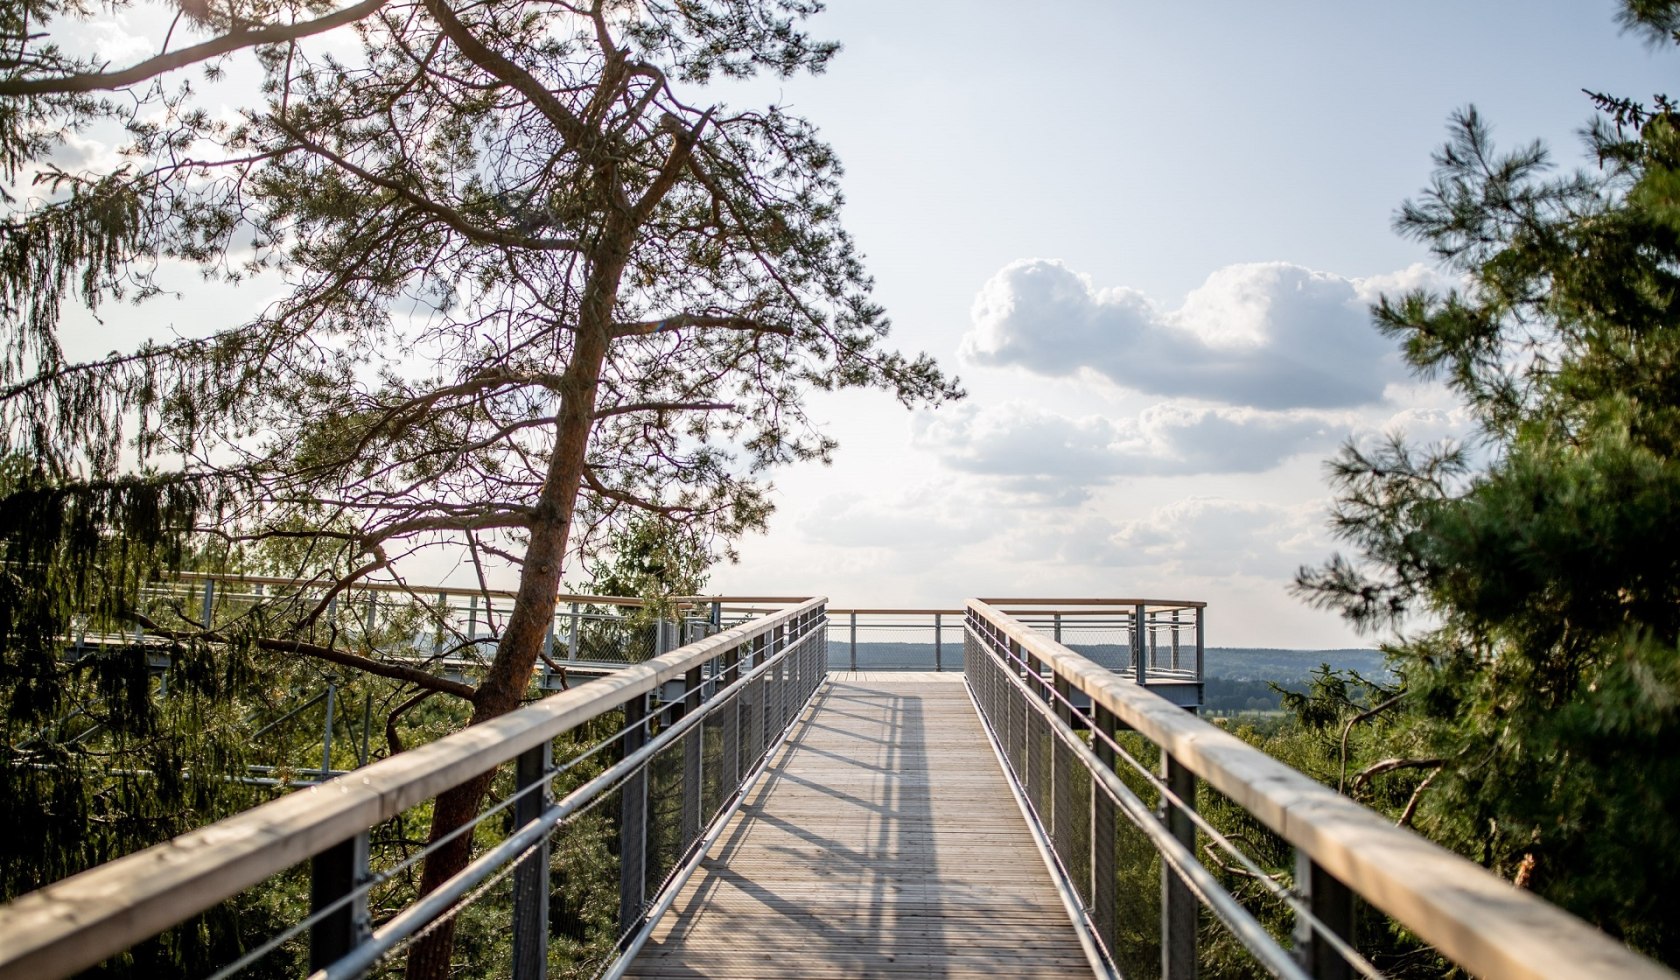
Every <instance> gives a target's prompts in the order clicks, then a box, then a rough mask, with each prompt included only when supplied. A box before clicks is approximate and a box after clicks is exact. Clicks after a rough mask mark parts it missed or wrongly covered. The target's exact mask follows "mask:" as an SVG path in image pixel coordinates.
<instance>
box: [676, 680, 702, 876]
mask: <svg viewBox="0 0 1680 980" xmlns="http://www.w3.org/2000/svg"><path fill="white" fill-rule="evenodd" d="M700 675H701V670H700V668H699V667H698V666H696V667H694V668H693V669H692V670H690V671H688V673H686V674H684V675H683V683H684V685H685V686H686V688H687V690H686V691H685V692H684V693H683V703H682V708H681V711H682V713H683V714H685V715H686V714H689V713H690V712H694V711H699V710H700V695H701V693H702V692H701V690H700V683H701V677H700ZM704 735H705V726H704V725H702V726H701V727H699V728H696V729H695V730H694V731H691V732H689V733H688V734H686V735H684V736H683V775H682V797H681V806H682V821H681V831H680V833H681V838H682V845H681V847H679V848H678V853H679V854H680V853H685V852H686V851H687V850H688V846H689V845H690V844H692V843H694V842H695V841H696V840H698V839H699V837H700V823H701V811H702V810H703V809H705V807H704V804H703V802H702V800H701V797H702V796H704V795H705V784H704V781H703V778H702V777H703V776H704V773H702V772H701V769H700V767H701V764H702V763H701V752H700V749H701V745H700V739H701V738H702V737H703V736H704Z"/></svg>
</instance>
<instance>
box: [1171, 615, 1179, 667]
mask: <svg viewBox="0 0 1680 980" xmlns="http://www.w3.org/2000/svg"><path fill="white" fill-rule="evenodd" d="M1178 666H1179V665H1178V610H1177V609H1174V610H1173V611H1172V669H1173V670H1178Z"/></svg>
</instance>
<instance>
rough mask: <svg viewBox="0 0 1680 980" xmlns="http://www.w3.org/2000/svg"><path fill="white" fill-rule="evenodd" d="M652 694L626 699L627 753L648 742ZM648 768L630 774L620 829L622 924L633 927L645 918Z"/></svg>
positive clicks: (625, 785)
mask: <svg viewBox="0 0 1680 980" xmlns="http://www.w3.org/2000/svg"><path fill="white" fill-rule="evenodd" d="M647 715H648V695H646V694H638V695H636V696H635V697H633V698H631V699H630V700H628V701H626V702H624V729H625V731H624V738H623V739H622V740H621V742H620V744H621V745H622V746H623V751H624V754H625V755H626V756H628V755H629V754H630V753H632V752H634V751H636V750H637V749H639V748H641V747H642V746H643V745H645V744H646V743H647V737H648V735H647ZM647 783H648V780H647V770H646V769H645V768H643V769H637V770H636V771H635V772H634V773H632V774H631V775H629V776H627V777H626V778H625V780H624V783H623V785H622V787H621V789H620V792H621V793H623V798H622V799H621V801H620V804H619V814H620V820H619V830H618V870H619V875H618V927H619V931H620V932H624V931H627V930H629V929H630V928H631V927H632V925H633V924H634V923H635V922H636V920H638V919H640V918H641V917H642V907H643V896H644V893H645V892H646V889H647V830H648V827H647V812H648V807H647V802H648V801H647V792H648V785H647Z"/></svg>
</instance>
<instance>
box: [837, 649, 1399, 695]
mask: <svg viewBox="0 0 1680 980" xmlns="http://www.w3.org/2000/svg"><path fill="white" fill-rule="evenodd" d="M1069 646H1070V648H1071V649H1073V650H1074V651H1076V652H1078V653H1080V654H1082V655H1084V656H1087V657H1090V658H1091V659H1092V660H1095V661H1096V662H1097V663H1099V664H1102V665H1103V666H1105V667H1109V668H1119V667H1121V666H1123V665H1125V664H1126V663H1129V662H1130V660H1131V653H1130V651H1128V650H1127V649H1126V648H1125V647H1124V646H1121V645H1119V644H1113V643H1097V644H1080V643H1072V644H1069ZM1180 656H1181V657H1183V658H1185V660H1184V663H1185V665H1186V666H1188V665H1189V658H1191V657H1193V656H1195V651H1194V649H1193V648H1192V649H1185V650H1182V651H1181V652H1180ZM942 659H943V661H944V667H945V669H946V670H961V669H962V642H961V641H960V640H955V639H954V640H952V641H950V642H947V643H946V644H945V647H944V650H943V651H942ZM828 662H829V665H830V666H831V667H837V668H844V667H846V666H848V665H849V664H850V662H851V652H850V649H849V647H848V646H847V644H846V643H845V642H844V641H839V642H835V641H830V642H829V645H828ZM857 663H858V669H860V670H932V669H933V645H932V644H931V643H877V642H864V641H860V642H859V643H858V645H857ZM1323 663H1328V664H1329V665H1330V666H1332V667H1335V668H1338V669H1341V670H1347V669H1350V668H1351V669H1353V670H1357V671H1359V672H1360V673H1361V674H1365V675H1367V676H1370V677H1372V678H1386V677H1387V676H1388V668H1387V666H1386V665H1385V664H1384V663H1383V657H1382V654H1381V653H1379V652H1377V651H1376V650H1359V649H1345V650H1277V649H1266V648H1261V647H1208V648H1207V650H1206V651H1205V652H1204V654H1203V669H1204V673H1205V675H1206V676H1207V677H1208V678H1214V677H1221V678H1226V679H1229V680H1234V681H1262V682H1264V681H1275V682H1277V683H1280V684H1286V685H1289V686H1300V685H1301V684H1302V683H1303V682H1305V680H1306V678H1307V675H1308V674H1310V673H1312V671H1313V670H1314V669H1315V668H1317V667H1318V665H1319V664H1323Z"/></svg>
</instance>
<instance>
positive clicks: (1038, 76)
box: [713, 0, 1674, 647]
mask: <svg viewBox="0 0 1680 980" xmlns="http://www.w3.org/2000/svg"><path fill="white" fill-rule="evenodd" d="M1615 10H1616V5H1615V4H1613V3H1608V2H1585V3H1581V2H1577V3H1558V2H1533V0H1530V2H1523V3H1515V2H1476V3H1464V2H1462V0H1459V2H1413V3H1405V4H1369V3H1329V2H1310V3H1309V2H1272V3H1266V4H1253V3H1235V2H1209V3H1198V4H1154V3H1148V4H1146V3H1116V2H1107V3H1097V2H1092V3H1075V2H1061V3H1054V4H1036V5H1023V4H1019V3H1007V4H1006V3H993V2H975V0H965V2H921V3H916V4H904V3H884V2H866V0H851V2H847V0H835V2H833V3H831V4H830V9H829V10H828V11H827V12H826V13H824V14H822V15H820V16H819V17H818V18H817V19H816V20H815V21H814V23H813V28H814V30H815V31H816V32H818V33H820V34H823V35H825V36H828V37H832V38H835V39H837V40H839V41H840V42H841V44H842V45H843V50H842V52H841V54H840V55H839V56H838V57H837V59H836V60H835V62H834V63H833V66H832V68H831V69H830V71H829V72H828V73H826V74H825V75H822V76H818V77H816V78H810V79H799V80H793V81H789V82H785V83H780V84H777V85H775V86H758V87H755V88H752V89H750V90H748V91H744V92H739V93H737V92H730V93H727V96H726V97H727V98H729V99H730V100H731V101H735V100H737V99H743V100H744V99H746V98H750V97H757V98H760V99H766V98H767V99H771V100H779V101H780V102H781V103H782V104H783V105H784V106H786V107H787V108H788V109H790V110H791V111H794V112H797V113H799V114H801V115H803V116H805V117H806V118H809V119H811V120H813V121H815V122H816V123H817V124H818V125H819V126H820V127H821V128H822V131H823V133H824V135H825V136H826V138H827V139H828V140H829V141H830V142H831V143H832V144H833V145H834V147H835V148H836V150H837V151H838V153H839V155H840V158H841V160H842V161H844V163H845V165H846V168H847V178H846V181H845V183H844V188H845V192H846V196H847V208H846V211H845V218H846V224H847V226H848V227H849V228H850V229H851V230H852V232H853V233H854V235H855V236H856V238H857V240H858V242H859V244H860V246H861V247H862V250H863V251H864V252H865V253H866V255H867V257H868V264H869V268H870V270H871V272H872V273H873V274H874V276H875V277H876V281H877V297H878V298H879V299H880V300H881V301H882V302H883V303H884V305H885V306H886V307H887V309H888V310H889V312H890V313H891V315H892V317H893V319H894V323H895V333H894V337H895V340H896V342H897V343H898V344H900V345H902V346H903V347H906V348H910V349H917V350H926V351H928V352H930V353H932V354H933V355H935V356H936V357H937V358H938V359H939V360H940V361H941V362H942V364H944V365H945V366H946V367H947V368H948V369H950V370H952V371H953V372H955V373H956V374H957V375H959V376H960V377H961V379H962V382H963V384H964V386H965V387H966V388H967V390H968V392H969V396H968V398H967V399H965V400H964V401H963V402H961V403H958V404H955V405H951V406H946V407H944V408H941V409H939V410H937V411H916V412H907V411H905V410H903V409H902V408H900V407H899V406H898V405H897V404H896V403H894V402H893V401H892V400H891V399H890V398H887V397H884V396H880V395H877V394H869V393H853V394H848V395H846V396H844V397H831V398H822V399H819V400H818V401H817V403H816V405H817V413H818V416H819V417H820V418H822V419H823V420H824V423H825V425H826V427H827V428H828V430H829V431H830V432H831V433H832V434H833V435H834V436H835V437H837V438H838V439H839V441H840V444H841V447H840V449H839V451H838V454H837V455H836V458H835V461H834V464H833V465H832V466H831V467H826V468H825V467H819V466H807V467H801V468H797V469H795V470H792V471H787V472H784V473H782V474H780V475H779V476H778V478H777V481H776V482H777V495H776V501H777V504H778V510H777V513H776V515H775V516H774V517H773V518H772V519H771V524H770V531H769V533H768V534H767V535H764V536H762V537H755V538H750V539H748V540H746V541H744V542H742V544H741V547H740V551H741V561H740V563H739V564H738V565H735V566H732V567H725V568H721V569H719V570H718V571H717V572H716V573H715V574H714V577H713V585H714V586H715V587H716V588H718V589H720V590H721V591H724V592H728V593H753V592H769V593H777V594H782V593H787V592H790V591H791V592H801V593H803V592H818V593H822V594H826V595H828V596H830V598H831V599H833V600H834V602H835V603H837V604H839V605H847V606H850V605H859V606H924V605H954V604H957V603H960V601H961V600H962V599H963V598H965V597H967V596H973V595H994V596H996V595H1057V596H1127V597H1139V596H1141V597H1149V598H1155V597H1159V598H1192V599H1202V600H1206V601H1207V602H1208V603H1209V604H1210V607H1209V614H1208V615H1209V619H1208V624H1209V625H1208V636H1209V642H1210V643H1213V644H1216V645H1233V646H1237V645H1241V646H1248V645H1253V646H1283V647H1333V646H1344V645H1363V644H1366V643H1369V642H1371V641H1372V638H1370V637H1360V636H1358V635H1356V634H1354V633H1353V632H1352V631H1351V630H1350V629H1348V628H1347V627H1346V626H1345V625H1344V624H1343V623H1342V622H1341V621H1340V620H1339V619H1338V618H1337V617H1336V616H1335V615H1334V614H1333V613H1329V612H1325V611H1321V610H1316V609H1313V608H1311V607H1309V606H1307V605H1306V604H1304V603H1303V602H1301V601H1300V600H1299V599H1297V598H1295V597H1292V596H1291V595H1290V594H1289V593H1288V584H1289V582H1290V580H1291V578H1292V576H1293V574H1294V572H1295V570H1296V569H1297V568H1298V567H1300V566H1301V565H1302V564H1312V563H1317V562H1321V561H1323V560H1324V559H1325V558H1327V557H1328V556H1329V555H1330V554H1331V553H1332V552H1333V551H1334V550H1335V548H1336V542H1335V541H1333V540H1332V539H1331V537H1330V536H1329V534H1328V532H1327V529H1326V509H1327V507H1328V504H1329V502H1330V498H1329V492H1330V491H1329V488H1328V485H1327V483H1326V480H1325V471H1324V461H1325V460H1326V459H1327V458H1328V457H1330V456H1331V455H1333V454H1334V453H1335V452H1336V450H1337V448H1338V447H1339V446H1340V445H1342V444H1343V443H1344V442H1346V441H1347V440H1349V439H1350V438H1351V439H1370V438H1373V437H1376V436H1378V435H1380V434H1381V433H1384V432H1387V431H1392V430H1400V431H1403V432H1405V433H1406V434H1407V435H1408V437H1409V438H1412V439H1416V440H1420V441H1428V440H1434V439H1441V438H1447V437H1450V436H1452V435H1453V434H1454V433H1456V432H1460V431H1462V430H1463V424H1464V419H1463V416H1462V414H1461V413H1460V412H1458V411H1457V410H1456V407H1455V405H1454V403H1453V401H1452V399H1451V398H1450V397H1448V396H1447V395H1446V394H1445V393H1444V392H1443V391H1442V390H1440V389H1439V388H1437V387H1435V386H1432V385H1427V384H1422V383H1419V382H1418V381H1417V380H1416V379H1415V378H1412V377H1411V376H1410V375H1409V374H1408V372H1407V371H1406V370H1405V368H1404V366H1403V365H1402V364H1401V363H1400V362H1399V359H1398V357H1397V356H1396V353H1395V347H1394V344H1393V343H1392V342H1391V341H1388V340H1385V339H1384V338H1382V337H1381V336H1380V335H1379V334H1378V333H1377V331H1376V330H1375V328H1373V327H1372V326H1371V325H1370V319H1369V315H1368V313H1367V307H1368V306H1369V304H1370V303H1371V302H1373V301H1374V300H1375V299H1376V298H1377V297H1378V296H1379V295H1380V294H1381V293H1382V292H1384V291H1393V290H1398V289H1405V288H1412V287H1415V286H1420V285H1423V286H1431V285H1433V286H1440V285H1443V284H1445V283H1446V282H1447V280H1446V279H1445V277H1444V276H1443V275H1442V274H1441V273H1440V271H1439V270H1438V269H1437V268H1436V267H1435V265H1434V264H1433V263H1432V261H1431V257H1430V256H1429V254H1428V252H1427V250H1426V249H1425V248H1424V247H1423V246H1422V245H1420V244H1419V243H1417V242H1413V241H1408V240H1406V239H1403V238H1401V237H1399V236H1398V235H1396V234H1395V233H1394V231H1393V230H1392V226H1391V223H1392V219H1393V215H1394V213H1395V211H1396V209H1397V208H1398V207H1399V205H1400V204H1401V202H1402V201H1404V200H1405V199H1406V198H1407V197H1409V196H1415V195H1416V194H1417V193H1418V191H1419V190H1420V189H1421V188H1423V187H1424V186H1425V185H1426V183H1427V181H1428V178H1429V175H1430V171H1431V161H1430V154H1431V152H1432V151H1433V150H1434V149H1435V148H1436V147H1437V146H1438V145H1439V144H1440V143H1441V142H1442V140H1443V139H1444V137H1445V133H1446V122H1447V119H1448V116H1449V114H1450V113H1451V112H1453V111H1454V110H1455V109H1458V108H1461V107H1464V106H1467V105H1471V104H1474V105H1475V106H1476V107H1477V108H1478V109H1479V110H1480V111H1481V112H1482V113H1483V114H1484V115H1485V116H1486V117H1487V118H1488V119H1489V120H1490V121H1491V122H1492V124H1493V125H1494V127H1495V136H1496V138H1498V139H1500V141H1501V142H1502V143H1504V144H1506V145H1516V144H1518V143H1524V142H1527V141H1529V140H1533V139H1540V140H1543V141H1544V142H1545V143H1547V144H1548V146H1549V147H1551V148H1552V150H1553V152H1554V154H1555V155H1556V156H1557V158H1558V160H1559V161H1560V163H1562V164H1565V165H1569V166H1576V165H1581V164H1583V163H1585V162H1586V161H1584V159H1583V157H1582V153H1581V141H1580V138H1579V135H1578V133H1579V130H1580V128H1581V127H1582V126H1583V125H1584V124H1585V122H1586V121H1587V119H1588V118H1589V116H1590V113H1591V106H1590V103H1589V102H1588V100H1587V98H1586V96H1585V95H1583V94H1582V92H1581V89H1582V88H1591V89H1594V90H1600V91H1610V92H1614V93H1617V94H1624V95H1629V96H1634V97H1639V98H1648V97H1649V96H1650V95H1651V93H1653V92H1657V91H1667V90H1669V86H1670V81H1671V79H1672V68H1673V64H1674V62H1673V56H1672V55H1671V54H1669V53H1667V52H1656V51H1651V50H1649V49H1647V48H1646V47H1645V46H1644V45H1643V43H1642V42H1641V41H1640V40H1639V39H1637V38H1634V37H1632V36H1629V35H1625V34H1622V33H1621V32H1620V31H1619V29H1618V28H1617V26H1616V24H1615V22H1614V13H1615Z"/></svg>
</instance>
